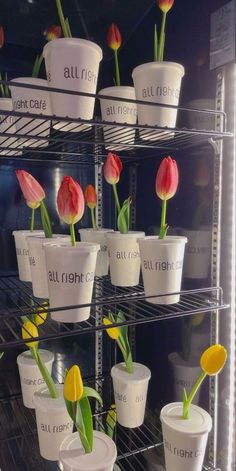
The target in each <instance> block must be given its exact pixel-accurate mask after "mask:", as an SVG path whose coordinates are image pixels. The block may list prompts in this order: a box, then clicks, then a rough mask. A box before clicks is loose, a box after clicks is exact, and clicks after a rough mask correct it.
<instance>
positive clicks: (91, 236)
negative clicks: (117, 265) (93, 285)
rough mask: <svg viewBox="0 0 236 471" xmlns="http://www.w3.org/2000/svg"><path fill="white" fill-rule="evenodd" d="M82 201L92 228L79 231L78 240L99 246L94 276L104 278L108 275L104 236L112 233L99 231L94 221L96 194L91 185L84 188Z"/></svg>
mask: <svg viewBox="0 0 236 471" xmlns="http://www.w3.org/2000/svg"><path fill="white" fill-rule="evenodd" d="M84 200H85V204H86V206H87V207H88V208H89V210H90V213H91V222H92V228H88V229H84V228H83V229H79V234H80V239H81V241H82V242H95V243H97V244H99V245H100V249H99V251H98V254H97V263H96V271H95V275H96V276H105V275H107V274H108V269H109V259H108V252H107V239H106V234H107V233H108V232H113V229H103V228H102V229H100V228H98V227H97V224H96V219H95V208H96V206H97V193H96V190H95V188H94V186H93V185H91V184H89V185H87V186H86V188H85V191H84Z"/></svg>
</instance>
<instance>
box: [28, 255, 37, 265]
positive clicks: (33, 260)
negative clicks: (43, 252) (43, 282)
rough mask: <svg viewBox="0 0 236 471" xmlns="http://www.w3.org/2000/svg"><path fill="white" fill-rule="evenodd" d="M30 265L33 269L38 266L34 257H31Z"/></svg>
mask: <svg viewBox="0 0 236 471" xmlns="http://www.w3.org/2000/svg"><path fill="white" fill-rule="evenodd" d="M29 264H30V266H31V267H35V266H36V261H35V258H34V257H29Z"/></svg>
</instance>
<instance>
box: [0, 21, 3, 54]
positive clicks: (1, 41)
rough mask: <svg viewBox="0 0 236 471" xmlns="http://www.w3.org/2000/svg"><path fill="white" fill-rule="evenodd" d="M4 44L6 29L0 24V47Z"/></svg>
mask: <svg viewBox="0 0 236 471" xmlns="http://www.w3.org/2000/svg"><path fill="white" fill-rule="evenodd" d="M3 46H4V29H3V26H0V49H1V48H2V47H3Z"/></svg>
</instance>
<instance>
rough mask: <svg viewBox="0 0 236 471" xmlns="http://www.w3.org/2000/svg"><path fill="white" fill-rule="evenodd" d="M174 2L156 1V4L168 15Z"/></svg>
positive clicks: (166, 0) (169, 0)
mask: <svg viewBox="0 0 236 471" xmlns="http://www.w3.org/2000/svg"><path fill="white" fill-rule="evenodd" d="M173 3H174V0H157V4H158V6H159V8H160V10H161V11H162V12H163V13H168V11H169V10H170V9H171V8H172V6H173Z"/></svg>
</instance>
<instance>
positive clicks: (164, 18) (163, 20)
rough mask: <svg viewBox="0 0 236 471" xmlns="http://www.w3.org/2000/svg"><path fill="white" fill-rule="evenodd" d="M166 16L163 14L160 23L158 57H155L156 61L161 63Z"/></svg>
mask: <svg viewBox="0 0 236 471" xmlns="http://www.w3.org/2000/svg"><path fill="white" fill-rule="evenodd" d="M166 15H167V13H165V12H163V14H162V22H161V32H160V41H159V48H158V56H157V57H158V58H157V60H159V61H161V60H162V59H163V53H164V41H165V27H166Z"/></svg>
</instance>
